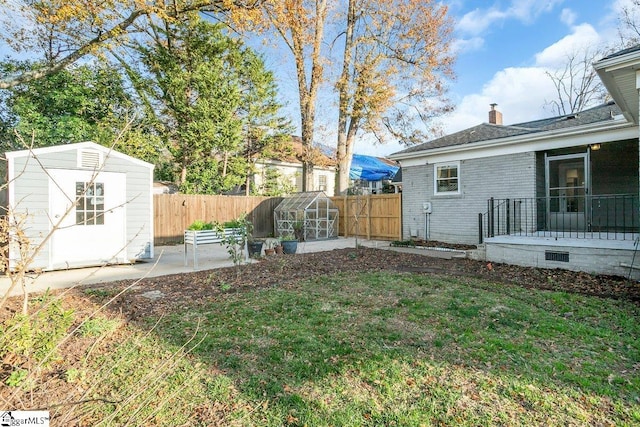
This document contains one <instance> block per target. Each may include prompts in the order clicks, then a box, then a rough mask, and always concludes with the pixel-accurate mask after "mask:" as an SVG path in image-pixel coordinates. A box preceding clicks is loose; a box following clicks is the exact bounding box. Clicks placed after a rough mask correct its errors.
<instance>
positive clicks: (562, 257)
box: [544, 251, 569, 262]
mask: <svg viewBox="0 0 640 427" xmlns="http://www.w3.org/2000/svg"><path fill="white" fill-rule="evenodd" d="M544 259H545V261H558V262H569V252H553V251H544Z"/></svg>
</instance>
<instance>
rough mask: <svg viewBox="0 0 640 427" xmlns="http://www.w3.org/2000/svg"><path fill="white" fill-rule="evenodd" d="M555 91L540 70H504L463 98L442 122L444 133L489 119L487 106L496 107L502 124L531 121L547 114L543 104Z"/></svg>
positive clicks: (514, 68)
mask: <svg viewBox="0 0 640 427" xmlns="http://www.w3.org/2000/svg"><path fill="white" fill-rule="evenodd" d="M554 94H555V90H554V87H553V84H552V82H551V80H549V77H547V76H546V74H545V70H544V69H543V68H540V67H527V68H516V67H512V68H506V69H504V70H502V71H499V72H497V73H496V74H495V75H494V76H493V78H492V79H491V81H489V82H488V83H487V84H485V85H484V87H483V88H482V91H481V92H480V93H477V94H471V95H467V96H465V97H464V98H463V99H462V101H461V102H460V104H458V107H457V108H456V110H455V111H454V112H453V113H452V114H451V115H450V116H449V117H447V118H446V119H445V120H443V122H444V124H445V126H446V132H447V133H451V132H456V131H459V130H462V129H466V128H468V127H471V126H475V125H478V124H480V123H486V122H487V121H488V119H489V109H490V107H489V104H491V103H496V104H498V107H497V109H498V110H499V111H500V112H501V113H502V115H503V122H504V124H514V123H520V122H526V121H530V120H535V119H538V118H542V117H545V116H548V115H549V111H546V110H545V108H544V106H545V102H547V101H548V100H550V99H553V96H554Z"/></svg>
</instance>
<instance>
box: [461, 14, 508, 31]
mask: <svg viewBox="0 0 640 427" xmlns="http://www.w3.org/2000/svg"><path fill="white" fill-rule="evenodd" d="M505 18H507V14H506V13H505V12H502V11H499V10H497V9H494V8H492V9H487V10H480V9H475V10H473V11H471V12H468V13H467V14H465V15H464V16H463V17H462V18H460V20H459V21H458V24H457V25H456V29H457V30H458V31H459V32H460V33H462V34H471V35H478V34H481V33H483V32H484V31H485V30H486V29H487V28H489V26H491V25H492V24H493V23H495V22H496V21H501V20H503V19H505Z"/></svg>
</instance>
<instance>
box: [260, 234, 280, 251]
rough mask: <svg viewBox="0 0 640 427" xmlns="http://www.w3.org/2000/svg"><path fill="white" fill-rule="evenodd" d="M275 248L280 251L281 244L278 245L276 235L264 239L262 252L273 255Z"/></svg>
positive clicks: (278, 241) (278, 240)
mask: <svg viewBox="0 0 640 427" xmlns="http://www.w3.org/2000/svg"><path fill="white" fill-rule="evenodd" d="M277 248H280V252H279V253H282V246H281V245H280V239H279V238H277V237H268V238H266V239H265V240H264V254H265V255H273V254H275V253H276V251H277Z"/></svg>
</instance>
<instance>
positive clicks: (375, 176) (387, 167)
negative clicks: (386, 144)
mask: <svg viewBox="0 0 640 427" xmlns="http://www.w3.org/2000/svg"><path fill="white" fill-rule="evenodd" d="M398 169H400V167H399V166H398V164H397V163H396V162H394V161H391V160H388V159H385V158H383V157H373V156H366V155H364V154H354V155H353V158H352V159H351V168H350V169H349V178H350V179H351V180H352V181H359V183H358V188H361V189H362V188H364V189H366V190H367V192H368V193H370V194H380V193H382V192H383V187H384V185H385V184H386V185H390V183H391V180H392V179H393V177H394V176H395V174H396V172H398Z"/></svg>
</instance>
